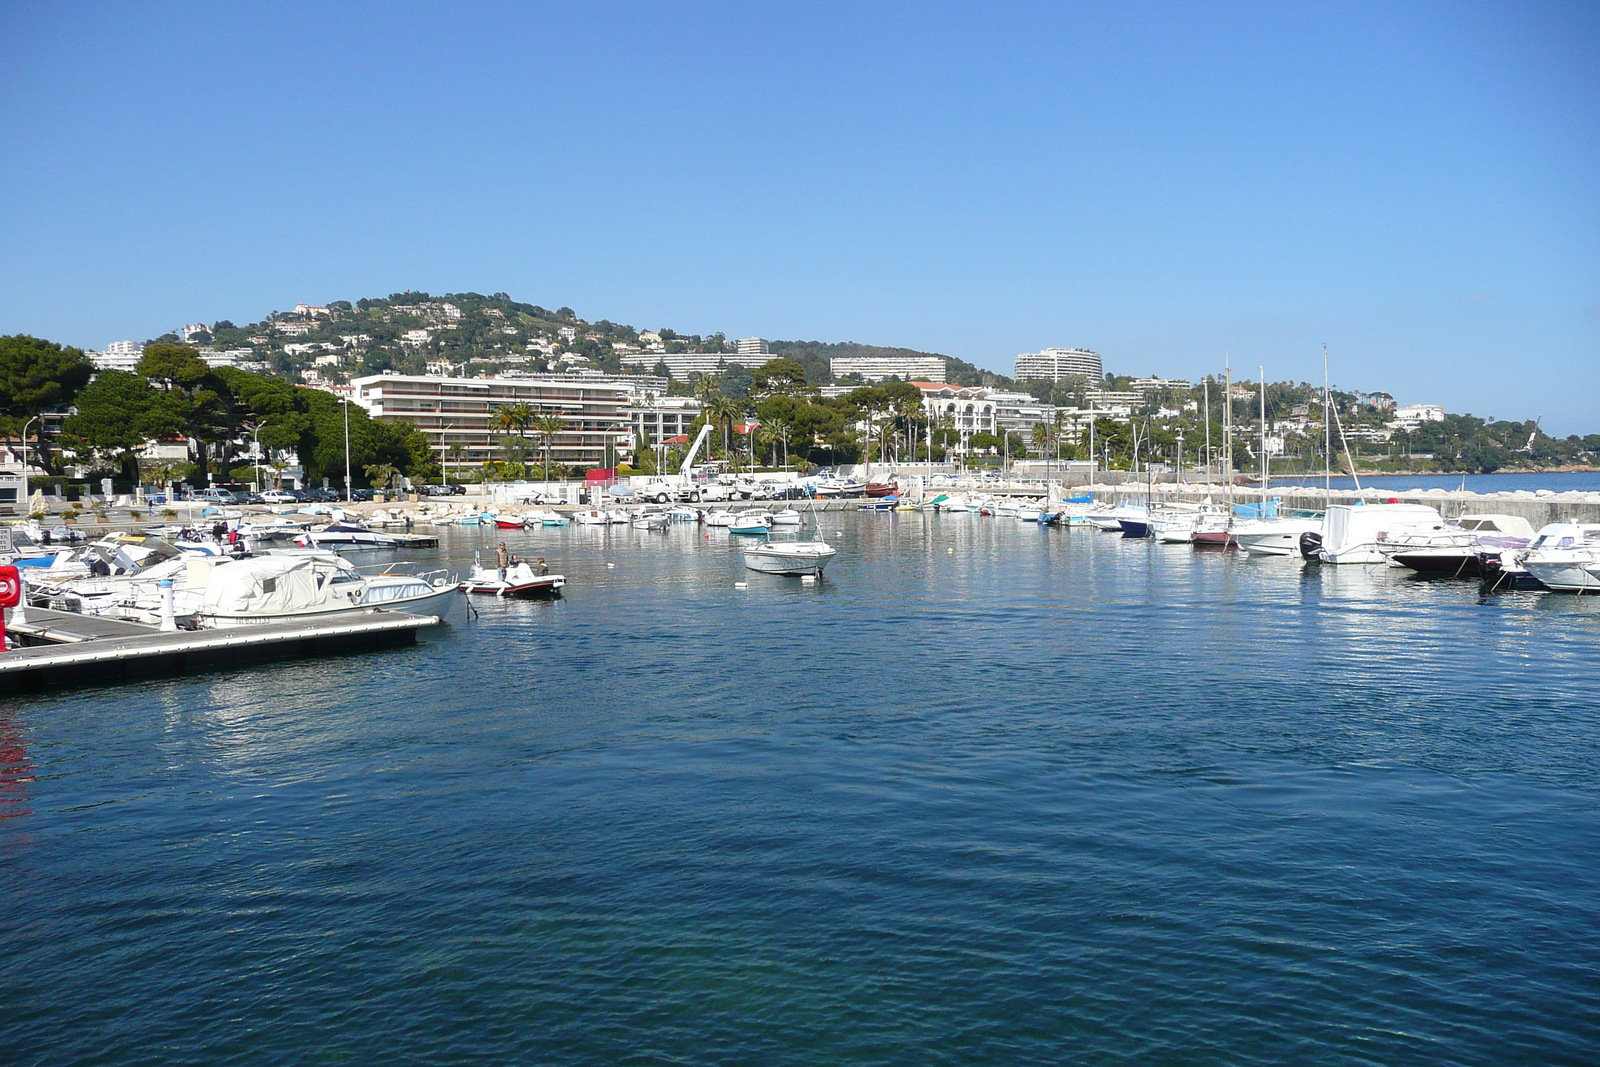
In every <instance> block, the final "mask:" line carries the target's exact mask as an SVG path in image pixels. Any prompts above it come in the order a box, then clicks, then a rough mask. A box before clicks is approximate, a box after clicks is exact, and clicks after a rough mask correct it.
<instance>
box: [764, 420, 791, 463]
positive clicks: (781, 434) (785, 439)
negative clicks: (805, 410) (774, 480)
mask: <svg viewBox="0 0 1600 1067" xmlns="http://www.w3.org/2000/svg"><path fill="white" fill-rule="evenodd" d="M765 429H766V431H767V435H768V437H769V438H770V439H771V440H772V441H773V442H775V443H779V442H781V443H782V445H783V469H784V470H788V469H789V430H790V427H789V423H788V421H787V420H784V419H773V420H771V421H770V422H768V423H767V425H766V427H765Z"/></svg>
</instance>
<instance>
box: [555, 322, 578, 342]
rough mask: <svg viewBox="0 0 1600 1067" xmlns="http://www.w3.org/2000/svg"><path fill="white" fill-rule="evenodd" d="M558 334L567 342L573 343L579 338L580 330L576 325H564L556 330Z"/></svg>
mask: <svg viewBox="0 0 1600 1067" xmlns="http://www.w3.org/2000/svg"><path fill="white" fill-rule="evenodd" d="M556 336H558V337H560V338H561V339H562V340H563V341H565V342H566V343H567V344H571V343H572V342H573V341H576V340H577V339H578V330H577V328H576V327H574V326H563V327H561V329H559V330H557V331H556Z"/></svg>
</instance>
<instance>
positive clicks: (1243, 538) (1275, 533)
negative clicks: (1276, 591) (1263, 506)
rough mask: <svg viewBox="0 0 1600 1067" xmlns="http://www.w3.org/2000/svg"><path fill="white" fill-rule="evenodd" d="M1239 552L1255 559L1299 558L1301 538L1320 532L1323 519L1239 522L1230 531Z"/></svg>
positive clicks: (1247, 520)
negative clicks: (1258, 557) (1267, 557)
mask: <svg viewBox="0 0 1600 1067" xmlns="http://www.w3.org/2000/svg"><path fill="white" fill-rule="evenodd" d="M1228 532H1229V533H1231V534H1232V535H1233V539H1234V541H1235V542H1236V543H1237V544H1238V545H1239V548H1240V549H1241V550H1242V551H1244V552H1248V553H1250V554H1251V555H1254V556H1298V555H1299V554H1300V538H1301V536H1302V535H1303V534H1308V533H1313V534H1320V533H1321V532H1322V517H1321V516H1316V517H1311V516H1306V517H1303V518H1295V517H1292V516H1285V517H1283V518H1278V519H1242V520H1237V521H1235V522H1234V524H1233V526H1232V527H1230V528H1229V531H1228Z"/></svg>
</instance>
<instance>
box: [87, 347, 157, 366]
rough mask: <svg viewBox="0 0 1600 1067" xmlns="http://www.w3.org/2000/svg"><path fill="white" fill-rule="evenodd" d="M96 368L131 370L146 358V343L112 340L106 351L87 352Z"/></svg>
mask: <svg viewBox="0 0 1600 1067" xmlns="http://www.w3.org/2000/svg"><path fill="white" fill-rule="evenodd" d="M84 355H86V356H88V357H89V362H91V363H93V364H94V365H95V369H96V370H125V371H129V372H131V371H132V370H133V368H134V367H136V366H138V365H139V360H141V359H143V358H144V345H142V344H140V343H139V342H137V341H112V342H111V343H110V344H108V345H106V348H105V351H104V352H85V353H84Z"/></svg>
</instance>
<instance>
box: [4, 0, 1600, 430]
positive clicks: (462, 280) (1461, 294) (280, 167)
mask: <svg viewBox="0 0 1600 1067" xmlns="http://www.w3.org/2000/svg"><path fill="white" fill-rule="evenodd" d="M0 57H3V61H0V86H3V88H0V157H3V159H4V161H5V165H4V167H3V169H0V236H3V239H4V243H5V256H4V267H3V271H4V273H3V276H0V332H6V333H10V332H28V333H34V334H39V335H42V336H45V337H50V338H52V339H55V340H60V341H63V342H68V343H71V344H76V345H82V346H86V347H95V346H99V345H103V344H105V343H106V342H108V341H112V340H116V339H119V338H124V337H127V338H133V339H142V338H145V337H150V336H154V335H156V334H159V333H161V332H163V331H165V330H168V329H171V328H173V327H175V326H176V325H178V324H179V323H182V322H188V321H196V320H201V321H207V322H209V321H212V320H213V319H216V318H229V319H233V320H236V321H239V322H244V321H246V320H253V319H256V318H258V317H260V316H261V315H263V314H264V313H266V312H267V311H270V310H272V309H275V308H286V307H289V306H292V305H293V304H294V303H296V302H297V301H300V300H307V301H311V302H314V303H320V302H325V301H328V300H337V299H355V298H357V297H360V296H372V295H384V294H387V293H390V292H393V291H396V290H402V289H407V288H416V289H426V290H429V291H431V292H436V293H437V292H445V291H451V290H476V291H479V292H486V293H487V292H496V291H505V292H508V293H510V294H511V295H512V296H514V297H516V298H518V299H521V300H527V301H530V302H533V303H538V304H543V305H545V306H547V307H557V306H561V305H569V306H571V307H572V308H574V309H576V310H577V311H578V313H579V314H580V315H583V316H585V317H586V318H591V319H594V318H609V319H612V320H615V321H619V322H628V323H632V324H634V325H636V326H640V327H647V326H648V327H658V326H671V327H673V328H674V329H678V330H681V331H684V332H695V333H709V332H712V331H715V330H722V331H725V332H727V333H728V334H729V335H730V336H746V335H751V334H759V335H762V336H766V337H778V338H791V339H792V338H807V339H821V340H858V341H865V342H869V343H876V344H892V345H906V346H910V347H914V348H922V349H931V350H936V351H941V352H947V353H950V354H952V355H957V356H960V357H962V358H965V359H969V360H971V361H973V362H975V363H978V364H980V365H982V366H986V367H992V368H995V369H999V370H1003V371H1007V372H1009V370H1010V367H1011V360H1012V358H1013V357H1014V356H1015V355H1016V354H1017V353H1018V352H1023V351H1034V350H1037V349H1038V348H1040V347H1043V346H1047V345H1068V346H1071V345H1083V346H1088V347H1092V348H1095V349H1097V350H1098V351H1100V352H1101V353H1103V354H1104V355H1105V357H1106V361H1107V366H1108V368H1110V369H1114V370H1118V371H1123V372H1135V373H1141V374H1143V373H1150V372H1158V373H1161V374H1165V375H1174V376H1185V377H1193V376H1198V375H1201V374H1203V373H1205V372H1207V371H1210V370H1217V369H1220V368H1221V365H1222V361H1223V357H1224V354H1225V353H1227V354H1229V355H1231V358H1232V360H1233V365H1234V366H1235V368H1237V369H1239V370H1240V371H1242V372H1245V373H1254V368H1255V367H1256V366H1257V365H1258V364H1261V363H1265V364H1266V365H1267V371H1268V374H1269V376H1270V377H1273V378H1289V377H1293V378H1300V379H1308V380H1317V379H1320V376H1321V369H1320V368H1321V345H1322V344H1323V343H1324V342H1326V343H1327V344H1328V345H1329V346H1330V350H1331V352H1332V356H1333V366H1334V379H1335V381H1336V383H1338V384H1341V385H1343V386H1346V387H1351V388H1366V389H1377V388H1387V389H1389V390H1391V391H1392V392H1394V393H1395V394H1396V396H1397V397H1398V398H1399V399H1400V401H1401V402H1402V403H1407V402H1442V403H1444V404H1446V405H1447V406H1448V407H1450V408H1451V409H1452V410H1457V411H1471V412H1473V413H1475V414H1478V415H1493V416H1496V417H1502V418H1510V417H1532V416H1535V415H1543V416H1544V417H1545V425H1546V428H1547V429H1549V430H1551V431H1553V432H1557V433H1566V432H1573V431H1577V432H1594V431H1597V430H1600V5H1596V4H1593V3H1582V4H1538V3H1517V4H1509V3H1508V4H1478V3H1464V2H1454V3H1438V4H1416V3H1403V2H1401V3H1377V4H1337V5H1318V4H1306V3H1262V4H1193V3H1178V4H1170V5H1168V4H1137V3H1110V4H1103V5H1095V4H1091V5H1072V4H1042V5H1037V6H1030V5H998V4H991V3H985V4H973V5H955V4H944V5H935V4H918V5H909V4H907V5H887V4H860V3H846V4H838V5H828V4H821V3H804V4H776V3H729V4H721V5H690V4H677V5H673V4H662V5H653V6H638V5H628V4H610V5H607V4H590V3H586V4H577V5H571V6H543V5H536V4H508V5H504V6H498V5H484V4H480V5H465V4H462V5H440V6H420V5H405V4H373V5H362V4H354V3H351V4H315V5H305V6H297V5H293V4H289V3H271V4H266V3H263V4H256V5H243V4H194V5H189V6H184V5H177V4H170V5H155V4H145V5H110V4H105V5H93V6H89V5H77V4H70V3H20V2H12V3H7V4H5V5H4V6H3V7H0Z"/></svg>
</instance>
